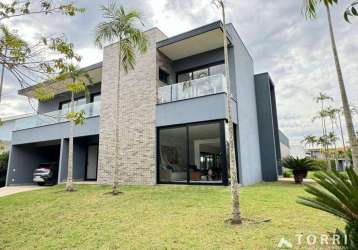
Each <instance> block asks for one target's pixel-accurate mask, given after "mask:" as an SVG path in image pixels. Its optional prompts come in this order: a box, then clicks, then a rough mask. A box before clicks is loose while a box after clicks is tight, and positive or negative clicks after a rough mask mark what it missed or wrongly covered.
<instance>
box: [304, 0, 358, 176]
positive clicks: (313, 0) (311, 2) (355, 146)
mask: <svg viewBox="0 0 358 250" xmlns="http://www.w3.org/2000/svg"><path fill="white" fill-rule="evenodd" d="M304 1H305V4H306V5H305V6H306V8H305V9H306V14H307V16H308V17H310V18H315V17H316V10H317V5H318V3H322V4H323V5H324V7H325V9H326V12H327V19H328V27H329V34H330V39H331V47H332V52H333V57H334V62H335V65H336V71H337V78H338V85H339V89H340V94H341V99H342V106H343V111H344V117H345V120H346V126H347V132H348V138H349V143H350V145H351V150H352V159H353V168H354V170H355V171H356V172H357V173H358V141H357V137H356V133H355V131H354V126H353V120H352V113H351V110H350V106H349V101H348V96H347V92H346V88H345V84H344V80H343V74H342V68H341V64H340V61H339V56H338V51H337V46H336V40H335V36H334V31H333V24H332V18H331V11H330V6H331V5H332V4H333V3H335V2H337V1H335V0H304Z"/></svg>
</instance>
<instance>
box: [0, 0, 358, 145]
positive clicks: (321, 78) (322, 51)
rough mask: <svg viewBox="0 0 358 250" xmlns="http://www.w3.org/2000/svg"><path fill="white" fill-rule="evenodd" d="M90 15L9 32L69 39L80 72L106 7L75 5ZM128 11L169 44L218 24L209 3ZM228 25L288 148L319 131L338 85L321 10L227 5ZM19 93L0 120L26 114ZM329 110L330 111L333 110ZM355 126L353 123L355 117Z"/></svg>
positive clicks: (140, 4) (351, 63)
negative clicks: (314, 13)
mask: <svg viewBox="0 0 358 250" xmlns="http://www.w3.org/2000/svg"><path fill="white" fill-rule="evenodd" d="M75 2H76V3H77V4H78V5H79V6H84V7H86V9H87V12H86V13H85V14H82V15H79V16H76V17H74V18H71V17H64V16H54V15H51V16H50V15H49V16H47V17H45V18H43V17H40V16H32V17H26V18H16V19H13V20H12V21H11V22H8V24H9V25H10V26H11V27H13V28H14V29H17V30H18V32H19V33H20V34H22V35H23V36H25V37H26V38H27V39H30V40H35V39H38V38H39V37H41V36H43V35H46V34H47V35H48V34H61V33H64V34H66V36H67V38H68V39H69V40H70V41H71V42H73V43H74V45H75V48H76V49H77V52H78V53H80V54H81V55H82V56H83V60H82V62H81V64H82V66H86V65H90V64H93V63H96V62H99V61H101V60H102V52H101V50H99V49H97V48H95V46H94V43H93V40H94V28H95V26H96V24H97V23H98V22H99V21H100V20H101V13H100V10H99V6H100V4H106V3H107V1H89V0H87V1H85V0H82V1H81V0H78V1H75ZM119 2H120V3H122V4H123V5H124V6H125V7H126V8H128V9H131V8H135V9H137V10H139V11H140V12H141V13H142V15H143V18H144V21H145V24H146V28H148V29H149V28H151V27H153V26H156V27H158V28H160V29H161V30H162V31H163V32H164V33H166V34H167V35H168V36H172V35H175V34H178V33H181V32H184V31H187V30H190V29H193V28H195V27H198V26H201V25H204V24H206V23H209V22H212V21H216V20H218V19H219V17H220V16H219V12H218V10H217V9H216V7H215V6H213V5H212V4H211V0H195V1H194V0H151V1H149V0H126V1H125V0H123V1H119ZM348 2H349V1H348V0H343V1H341V4H340V5H339V6H336V7H335V8H334V9H333V10H332V12H333V13H332V15H333V22H334V27H335V33H336V37H337V45H338V49H339V53H340V56H341V63H342V68H343V74H344V78H345V81H346V85H347V86H346V87H347V91H348V93H349V97H350V101H351V102H352V104H353V105H356V106H358V98H357V96H358V84H357V81H358V80H357V77H356V75H357V72H358V53H357V52H358V43H357V42H356V41H358V29H357V24H358V18H357V19H356V20H353V22H352V24H347V23H346V22H345V21H344V20H343V18H342V15H343V10H344V7H345V6H346V5H347V3H348ZM226 5H227V16H228V20H229V21H230V22H232V23H233V24H234V26H235V27H236V29H237V31H238V32H239V34H240V36H241V38H242V39H243V40H244V42H245V44H246V46H247V48H248V49H249V51H250V53H251V55H252V57H253V59H254V62H255V73H261V72H266V71H267V72H269V73H270V74H271V76H272V78H273V80H274V82H275V84H276V95H277V108H278V118H279V125H280V128H281V130H282V131H283V132H284V133H286V134H287V135H288V136H289V138H290V140H291V142H292V143H297V142H299V141H300V140H301V139H302V138H303V136H304V135H307V134H316V135H319V133H320V123H319V122H318V121H317V122H315V123H312V117H313V116H314V115H315V113H316V112H317V111H318V109H319V105H318V104H316V103H315V102H314V101H313V98H314V96H317V95H318V93H319V92H325V93H327V94H329V95H331V96H333V97H334V99H335V103H336V104H335V105H336V106H338V105H339V104H340V98H339V92H338V85H337V77H336V73H335V67H334V62H333V57H332V52H331V48H330V41H329V36H328V35H329V34H328V27H327V20H326V15H325V12H324V9H323V8H321V9H320V10H319V13H318V18H317V19H316V20H312V21H309V20H306V19H305V18H304V16H303V15H302V11H301V10H302V1H301V0H290V1H288V0H271V1H269V0H266V1H262V0H251V1H235V0H227V1H226ZM17 89H18V85H16V82H15V81H14V79H12V78H11V77H9V76H8V75H7V76H6V79H5V87H4V100H3V101H2V103H1V104H0V116H1V117H4V116H11V115H16V114H21V113H27V112H31V111H32V109H31V108H30V106H29V104H28V101H27V99H26V98H23V97H19V96H17ZM332 104H333V105H334V103H332ZM354 119H355V121H356V124H357V125H358V116H355V117H354Z"/></svg>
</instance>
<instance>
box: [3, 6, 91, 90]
mask: <svg viewBox="0 0 358 250" xmlns="http://www.w3.org/2000/svg"><path fill="white" fill-rule="evenodd" d="M84 11H85V9H84V8H78V7H76V6H75V5H74V4H72V3H64V1H61V0H60V1H49V0H39V1H30V0H27V1H17V0H11V1H8V3H0V22H1V24H0V65H1V66H2V69H1V77H0V80H1V81H0V95H1V92H2V85H3V84H2V83H3V78H4V74H5V73H6V72H9V73H10V74H11V75H12V76H14V77H15V79H16V80H17V82H18V84H19V85H20V88H25V87H28V86H31V85H33V84H36V83H38V82H42V81H48V80H51V79H52V78H54V77H56V76H57V75H58V73H59V72H61V71H63V70H64V68H65V67H66V64H68V61H71V60H76V61H80V57H79V56H78V55H77V54H75V53H74V51H73V45H72V44H71V43H68V42H67V41H66V39H65V37H64V36H63V35H61V36H47V37H39V38H35V39H37V42H32V41H28V40H26V39H25V38H24V37H21V36H20V35H18V34H17V33H16V31H15V30H14V28H13V27H12V23H11V22H10V23H9V24H7V25H5V22H4V21H5V20H12V19H14V20H16V18H19V17H25V16H32V15H50V14H63V15H67V16H75V15H76V14H77V13H83V12H84Z"/></svg>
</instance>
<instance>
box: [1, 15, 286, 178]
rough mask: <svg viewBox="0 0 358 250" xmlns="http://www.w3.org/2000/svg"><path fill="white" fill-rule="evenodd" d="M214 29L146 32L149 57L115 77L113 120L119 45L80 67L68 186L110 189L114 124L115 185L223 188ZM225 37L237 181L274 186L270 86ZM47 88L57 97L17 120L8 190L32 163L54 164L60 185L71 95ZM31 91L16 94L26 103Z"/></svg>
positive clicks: (222, 100)
mask: <svg viewBox="0 0 358 250" xmlns="http://www.w3.org/2000/svg"><path fill="white" fill-rule="evenodd" d="M221 27H222V23H221V22H220V21H218V22H214V23H211V24H208V25H205V26H202V27H199V28H197V29H194V30H191V31H189V32H185V33H183V34H180V35H177V36H174V37H170V38H167V37H166V35H165V34H164V33H162V32H161V31H160V30H159V29H157V28H153V29H150V30H148V31H146V32H145V33H146V35H147V37H148V39H149V42H150V46H149V49H148V51H147V53H146V54H144V55H142V56H139V57H138V58H137V64H136V67H135V69H134V70H132V71H130V72H128V74H125V73H121V79H120V116H119V119H118V120H117V121H116V120H115V115H114V114H115V93H116V91H115V89H116V85H117V84H118V80H119V79H118V63H119V60H118V59H119V58H118V44H117V43H115V44H111V45H109V46H107V47H105V48H104V50H103V62H102V63H98V64H95V65H92V66H89V67H87V68H85V69H84V70H86V71H88V73H89V74H90V75H91V76H92V78H93V81H94V82H95V83H96V84H94V85H93V86H91V87H90V89H89V90H90V93H91V95H90V97H84V96H78V97H77V99H76V106H77V110H81V109H83V110H85V112H86V117H87V119H86V121H85V124H84V125H82V126H76V128H75V137H76V138H75V140H74V141H75V143H74V161H75V164H74V172H73V173H74V179H75V180H95V181H97V182H98V183H107V184H109V183H112V180H113V176H112V166H113V164H115V159H114V156H115V141H116V140H115V129H114V128H115V124H116V123H119V124H120V133H119V137H120V140H119V141H120V169H119V173H120V174H119V175H120V182H121V183H124V184H157V183H175V184H202V183H205V184H216V185H220V184H222V185H227V184H228V183H229V174H228V172H229V171H228V168H227V165H228V162H229V161H228V158H227V156H228V150H227V139H228V137H227V128H228V126H227V107H226V98H228V96H227V94H226V87H225V84H226V81H225V77H224V65H223V63H224V52H223V39H222V35H223V33H222V28H221ZM228 40H229V42H230V47H229V58H230V60H229V61H230V80H231V85H232V86H231V89H232V96H231V97H230V99H231V103H232V107H233V121H234V126H235V144H236V145H235V146H236V152H237V159H238V175H239V180H240V183H241V184H242V185H250V184H254V183H257V182H260V181H262V180H264V181H276V180H277V179H278V174H279V173H281V168H280V167H279V165H278V159H280V158H281V152H280V147H279V146H278V145H280V143H279V132H278V123H277V114H276V100H275V87H274V84H273V81H272V80H271V78H270V76H269V74H268V73H263V74H259V75H255V74H254V67H253V60H252V57H251V56H250V54H249V52H248V51H247V49H246V47H245V45H244V44H243V42H242V40H241V39H240V37H239V35H238V34H237V32H236V31H235V29H234V27H233V25H232V24H228ZM53 87H54V89H56V91H57V92H56V96H55V98H54V99H53V100H52V101H49V102H40V103H39V107H38V111H39V113H41V114H40V115H36V116H31V117H28V118H24V119H20V120H17V121H16V123H15V128H14V131H13V133H12V147H11V154H10V161H9V171H8V173H9V174H8V178H7V185H13V184H24V183H30V182H31V181H32V171H33V170H34V169H35V168H36V167H37V166H38V164H39V163H41V162H49V161H51V162H58V164H59V176H58V179H59V181H60V182H64V181H65V180H66V176H67V160H68V134H69V124H68V122H67V121H66V120H64V119H62V118H58V115H59V114H64V113H66V112H67V111H68V108H69V100H70V95H69V93H67V92H66V91H65V88H64V87H63V86H62V85H61V83H53ZM35 88H36V86H33V87H29V88H26V89H22V90H20V91H19V93H20V94H21V95H24V96H27V97H31V98H34V89H35ZM48 112H50V113H48ZM56 117H57V118H56Z"/></svg>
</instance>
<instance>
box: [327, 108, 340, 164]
mask: <svg viewBox="0 0 358 250" xmlns="http://www.w3.org/2000/svg"><path fill="white" fill-rule="evenodd" d="M337 112H339V109H335V108H332V107H331V106H329V107H328V108H327V109H326V113H327V116H328V117H329V119H330V120H331V132H330V133H328V138H330V141H331V143H332V144H333V146H334V159H335V160H336V162H337V160H338V158H337V143H336V142H337V141H338V137H337V136H336V134H335V129H334V124H335V123H337V121H336V114H337ZM333 139H334V140H333Z"/></svg>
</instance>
